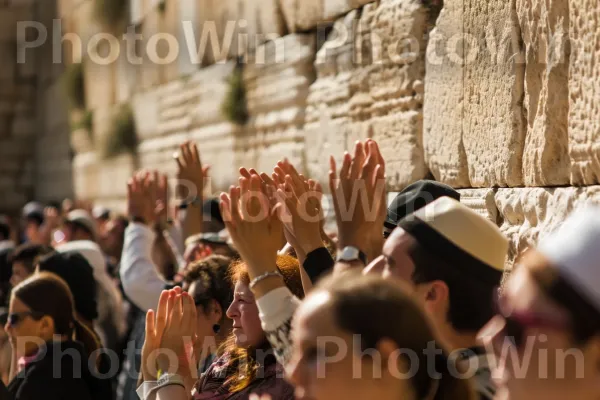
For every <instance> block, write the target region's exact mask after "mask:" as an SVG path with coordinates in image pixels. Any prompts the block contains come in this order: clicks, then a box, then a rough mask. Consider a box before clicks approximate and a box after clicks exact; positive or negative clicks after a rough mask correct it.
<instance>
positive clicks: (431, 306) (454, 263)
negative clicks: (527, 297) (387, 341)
mask: <svg viewBox="0 0 600 400" xmlns="http://www.w3.org/2000/svg"><path fill="white" fill-rule="evenodd" d="M507 251H508V240H507V239H506V238H505V237H504V236H503V235H502V233H501V232H500V230H499V229H498V227H497V226H496V225H495V224H493V223H492V222H490V221H488V220H487V219H485V218H483V217H482V216H480V215H479V214H477V213H475V212H474V211H473V210H471V209H469V208H468V207H466V206H464V205H463V204H461V203H460V202H458V201H457V200H455V199H452V198H450V197H441V198H439V199H437V200H435V201H434V202H432V203H430V204H428V205H427V206H425V207H423V208H421V209H419V210H417V211H416V212H415V213H413V214H411V215H409V216H407V217H405V218H404V219H402V220H401V221H400V222H399V223H398V228H396V229H395V230H394V231H393V232H392V233H391V235H390V237H389V238H388V239H387V241H386V242H385V244H384V247H383V254H382V256H380V257H379V258H377V259H375V260H374V261H373V262H372V263H371V264H370V265H368V266H367V267H366V268H365V270H364V272H365V273H377V274H382V275H383V276H384V277H386V278H390V279H400V280H403V281H406V282H408V283H410V284H411V285H412V286H413V287H414V289H415V292H416V295H417V297H418V298H419V300H421V301H422V302H423V305H424V308H425V312H426V313H427V315H428V316H429V317H430V319H431V321H432V322H433V324H434V325H435V327H436V329H437V330H438V332H439V334H440V336H441V337H442V338H443V340H445V341H446V343H445V345H446V346H447V347H448V348H450V349H451V350H453V353H452V357H451V359H452V360H455V361H458V364H459V367H460V365H462V366H463V367H465V368H466V367H468V369H469V371H474V372H475V373H474V376H473V378H474V381H475V385H476V389H477V392H478V393H479V395H480V397H481V398H482V399H492V398H493V397H494V394H495V385H494V383H493V382H492V379H491V371H490V368H489V364H490V361H489V360H488V354H487V353H486V350H485V349H484V348H483V347H482V346H481V342H479V341H478V339H477V332H478V331H479V330H480V329H481V328H482V327H483V326H484V325H485V324H486V323H487V322H488V321H489V320H490V319H491V318H492V317H493V315H494V304H493V296H494V293H495V292H496V289H497V287H498V286H499V285H500V282H501V279H502V274H503V270H504V262H505V258H506V254H507Z"/></svg>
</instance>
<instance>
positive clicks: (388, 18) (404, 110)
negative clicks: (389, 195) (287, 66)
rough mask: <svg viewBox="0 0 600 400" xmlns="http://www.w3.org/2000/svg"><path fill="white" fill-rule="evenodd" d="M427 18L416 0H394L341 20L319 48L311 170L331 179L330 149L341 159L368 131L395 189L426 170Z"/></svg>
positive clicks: (310, 123)
mask: <svg viewBox="0 0 600 400" xmlns="http://www.w3.org/2000/svg"><path fill="white" fill-rule="evenodd" d="M426 18H427V14H426V10H425V8H424V7H423V5H422V4H421V3H420V2H418V1H396V0H388V1H381V2H378V3H373V4H367V5H366V6H365V7H364V8H363V10H362V13H361V14H360V15H359V13H357V12H353V13H350V14H348V15H347V16H346V17H345V18H343V19H340V20H339V21H337V22H336V25H335V26H334V30H333V32H332V34H331V35H330V37H329V38H328V40H327V41H326V42H325V44H324V45H323V47H322V48H321V50H319V53H318V54H317V63H316V67H317V71H318V78H317V81H316V82H315V83H314V84H313V85H312V86H311V93H310V96H309V105H308V107H307V125H306V127H305V134H306V140H307V154H308V156H307V157H308V167H309V171H310V175H311V176H313V177H317V178H318V179H320V180H326V179H327V171H328V170H329V155H330V154H333V155H335V156H336V158H338V159H339V158H340V157H341V156H342V154H343V151H344V150H348V151H352V149H353V147H354V142H355V141H356V140H364V139H365V138H367V137H373V138H374V139H376V140H377V141H378V142H379V144H380V146H381V149H382V151H383V153H384V154H383V155H384V158H385V159H386V161H387V162H388V163H387V175H388V179H389V181H388V183H389V185H390V188H391V190H398V189H401V188H403V187H404V186H406V185H407V184H409V183H411V182H413V181H415V180H417V179H421V178H423V177H425V176H426V175H427V167H426V165H425V161H424V158H423V142H422V131H423V114H422V107H423V76H424V74H425V42H424V34H425V31H426ZM340 32H345V33H343V34H342V33H340ZM344 39H345V40H344Z"/></svg>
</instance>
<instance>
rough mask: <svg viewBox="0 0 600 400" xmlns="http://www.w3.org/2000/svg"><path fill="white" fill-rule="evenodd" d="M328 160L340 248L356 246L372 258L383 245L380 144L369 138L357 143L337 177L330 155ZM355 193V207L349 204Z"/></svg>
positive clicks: (383, 192)
mask: <svg viewBox="0 0 600 400" xmlns="http://www.w3.org/2000/svg"><path fill="white" fill-rule="evenodd" d="M330 163H331V170H330V171H329V187H330V189H331V194H332V197H333V204H334V208H335V214H336V222H337V226H338V237H339V247H340V248H343V247H345V246H355V247H357V248H359V249H361V250H363V251H364V252H365V253H366V254H367V256H368V258H369V259H373V258H375V257H377V256H378V255H379V254H380V253H381V248H382V246H383V234H382V231H383V222H384V220H385V213H386V194H385V162H384V160H383V157H382V156H381V152H380V151H379V147H378V146H377V143H376V142H375V141H373V140H371V139H368V140H367V141H366V142H365V143H364V144H363V143H361V142H357V143H356V146H355V150H354V156H350V154H348V153H345V154H344V158H343V161H342V167H341V170H340V174H339V177H338V175H337V167H336V163H335V160H334V158H333V157H331V161H330ZM355 196H356V201H355V207H352V206H353V201H352V199H353V197H355ZM365 203H366V204H365Z"/></svg>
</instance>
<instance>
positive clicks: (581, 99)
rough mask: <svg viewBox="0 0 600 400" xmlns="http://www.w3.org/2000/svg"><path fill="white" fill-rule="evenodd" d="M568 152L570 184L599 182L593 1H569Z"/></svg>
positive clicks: (598, 67) (599, 18) (598, 13)
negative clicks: (569, 158)
mask: <svg viewBox="0 0 600 400" xmlns="http://www.w3.org/2000/svg"><path fill="white" fill-rule="evenodd" d="M569 12H570V14H569V21H570V23H569V37H570V38H571V46H572V48H571V57H570V62H569V100H570V101H569V155H570V157H571V174H570V179H571V184H574V185H590V184H595V183H598V182H599V181H600V161H599V159H598V155H599V146H598V143H599V142H600V104H599V102H598V93H600V63H599V62H598V59H599V57H600V7H598V3H597V2H596V1H594V0H577V1H572V2H570V7H569Z"/></svg>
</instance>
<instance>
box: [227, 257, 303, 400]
mask: <svg viewBox="0 0 600 400" xmlns="http://www.w3.org/2000/svg"><path fill="white" fill-rule="evenodd" d="M277 269H278V270H279V272H280V273H281V275H283V280H284V282H285V284H286V286H287V287H288V288H289V289H290V290H291V291H292V293H294V294H295V295H296V296H298V298H304V289H303V288H302V278H301V275H300V264H299V263H298V260H297V259H295V258H294V257H291V256H287V255H279V256H277ZM229 274H230V276H231V280H232V283H234V284H235V283H236V282H240V281H241V282H244V283H246V284H249V283H250V277H249V275H248V267H247V266H246V263H245V262H244V261H238V262H235V263H233V264H232V265H231V266H230V268H229ZM262 350H267V353H268V351H269V350H271V348H270V345H269V344H268V342H267V343H266V344H264V345H263V346H262ZM255 351H256V349H243V348H240V347H237V346H236V345H235V339H234V337H233V334H231V335H230V336H229V338H228V339H227V340H226V341H225V343H224V344H223V346H222V347H221V349H220V352H221V353H226V354H228V355H229V360H228V362H227V365H226V368H227V369H226V370H227V372H228V373H229V374H231V375H230V376H228V378H227V380H226V381H225V385H226V386H227V387H228V389H229V391H230V392H231V393H236V392H239V391H240V390H243V389H245V388H246V387H248V386H249V385H250V384H251V383H252V382H253V381H254V379H255V378H256V376H257V373H258V371H259V369H260V368H261V365H260V364H259V363H258V361H257V360H256V359H255V357H254V353H255ZM271 354H272V350H271ZM270 358H271V359H273V357H270ZM265 361H267V360H265ZM235 366H237V368H234V367H235Z"/></svg>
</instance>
